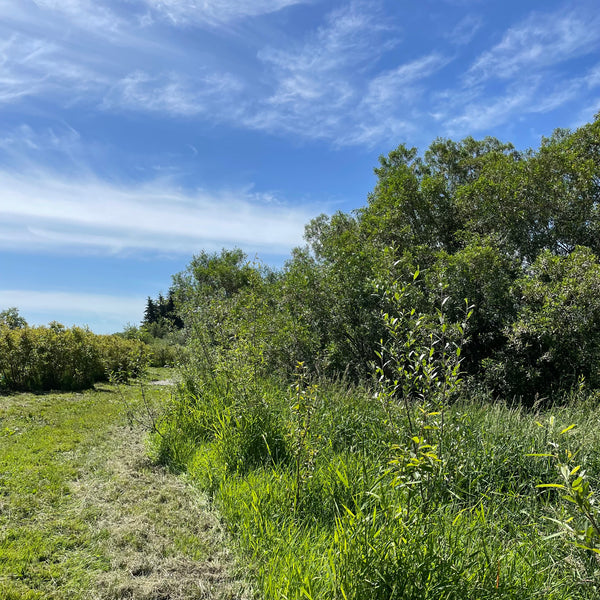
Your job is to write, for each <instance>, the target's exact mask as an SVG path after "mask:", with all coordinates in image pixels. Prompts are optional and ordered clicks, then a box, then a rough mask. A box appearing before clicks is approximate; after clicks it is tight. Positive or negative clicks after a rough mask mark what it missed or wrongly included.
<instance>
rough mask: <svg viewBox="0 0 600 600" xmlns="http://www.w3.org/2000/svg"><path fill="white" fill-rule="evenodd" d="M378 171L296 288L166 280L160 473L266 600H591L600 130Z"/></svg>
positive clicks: (401, 160) (411, 152)
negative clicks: (228, 534) (202, 505)
mask: <svg viewBox="0 0 600 600" xmlns="http://www.w3.org/2000/svg"><path fill="white" fill-rule="evenodd" d="M375 172H376V174H377V177H378V181H377V184H376V186H375V189H374V191H373V193H372V194H370V196H369V198H368V203H367V205H366V206H365V207H364V208H362V209H360V210H358V211H356V212H354V213H352V214H345V213H337V214H335V215H333V216H331V217H327V216H324V215H322V216H320V217H318V218H316V219H314V220H313V221H312V222H311V223H309V224H308V225H307V228H306V236H305V237H306V241H307V245H306V246H305V247H303V248H297V249H295V250H294V251H293V253H292V256H291V257H290V259H289V260H288V261H287V263H286V264H285V266H284V268H283V269H281V270H271V269H269V268H267V267H265V266H264V265H260V264H253V263H250V262H248V261H247V259H246V257H245V255H244V254H243V253H242V252H241V251H240V250H223V251H222V252H221V253H220V254H209V253H206V252H202V253H200V254H199V255H197V256H195V257H194V258H193V259H192V261H191V263H190V265H189V266H188V268H187V269H186V271H184V272H182V273H180V274H178V275H176V276H175V277H174V280H173V287H172V290H173V295H174V300H175V305H176V307H177V308H178V310H179V314H180V316H181V318H182V319H183V322H184V323H185V327H186V331H187V333H188V335H189V342H188V352H189V356H188V360H187V362H186V364H185V366H184V367H183V371H182V374H183V377H182V384H181V388H180V391H179V394H178V395H177V396H176V397H175V398H173V400H172V403H171V405H170V408H169V414H168V417H167V419H166V420H165V421H164V422H163V424H162V429H161V432H160V435H157V437H156V452H157V454H158V456H159V458H160V459H161V460H163V461H164V462H166V463H169V464H171V465H172V466H174V467H175V468H180V469H187V470H188V471H189V472H190V474H191V476H192V477H193V478H194V479H195V480H196V481H197V482H198V483H199V485H201V486H202V487H204V488H205V489H207V490H208V491H209V492H210V493H211V494H212V495H213V498H214V499H215V502H216V503H217V504H218V506H219V508H220V510H221V511H222V513H223V514H224V516H225V518H226V520H227V522H228V523H229V524H230V526H231V527H232V529H233V530H234V531H236V532H237V534H238V538H239V540H240V545H241V548H242V551H243V552H245V553H246V556H247V557H248V559H249V562H250V563H251V565H252V566H253V568H254V570H255V574H256V576H257V578H258V579H259V580H260V582H261V584H262V590H263V593H264V595H265V597H266V598H281V599H283V598H298V599H300V598H315V599H316V598H319V599H321V598H331V599H342V598H344V599H345V600H349V599H351V598H352V599H356V600H363V599H367V598H369V599H377V598H381V599H386V600H390V599H396V598H397V599H398V600H400V599H402V600H405V599H411V598H414V599H416V598H420V599H421V598H425V599H431V600H433V599H434V598H435V599H441V598H444V599H451V598H457V599H459V598H482V599H485V598H498V597H501V598H555V599H559V598H560V599H563V598H590V599H591V598H596V597H597V596H598V593H599V592H600V589H599V583H598V582H599V581H600V569H599V562H598V560H597V557H598V556H600V552H599V550H600V548H599V545H600V544H599V543H600V530H599V528H598V523H600V515H599V513H598V508H597V504H596V497H595V495H594V489H597V488H598V485H599V484H600V481H599V478H598V474H599V473H600V471H599V467H600V464H599V462H598V457H599V456H600V434H599V432H600V428H599V427H598V425H599V422H598V419H599V417H598V410H597V407H598V399H599V392H598V390H599V388H600V371H599V368H600V293H599V292H600V288H599V286H600V263H599V252H600V219H599V217H600V214H599V211H600V116H599V117H597V118H596V120H595V121H594V122H593V123H591V124H588V125H586V126H584V127H582V128H580V129H578V130H577V131H575V132H568V131H562V130H561V131H557V132H555V134H554V135H553V136H552V137H551V138H549V139H545V140H543V142H542V144H541V147H540V148H539V149H538V150H537V151H534V150H530V151H526V152H519V151H516V150H515V149H514V148H513V147H512V146H511V145H510V144H504V143H501V142H499V141H498V140H495V139H492V138H486V139H485V140H481V141H477V140H474V139H472V138H467V139H465V140H462V141H461V142H453V141H451V140H436V141H435V142H434V143H433V144H431V146H430V147H429V149H428V150H427V151H426V152H425V154H424V155H423V156H422V157H420V156H418V155H417V152H416V150H415V149H408V148H406V147H404V146H400V147H398V148H397V149H396V150H394V151H393V152H391V153H390V154H389V155H388V156H387V157H381V158H380V166H379V167H378V168H377V169H376V170H375ZM559 403H561V405H560V406H559Z"/></svg>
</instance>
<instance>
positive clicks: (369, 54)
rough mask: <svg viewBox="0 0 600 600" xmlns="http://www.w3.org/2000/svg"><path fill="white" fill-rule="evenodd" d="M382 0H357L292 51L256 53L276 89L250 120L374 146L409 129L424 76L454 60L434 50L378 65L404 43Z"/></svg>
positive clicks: (334, 13) (264, 125) (336, 141)
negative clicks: (382, 11)
mask: <svg viewBox="0 0 600 600" xmlns="http://www.w3.org/2000/svg"><path fill="white" fill-rule="evenodd" d="M379 9H380V3H379V2H352V3H349V4H348V5H345V6H343V7H342V8H340V9H336V10H334V11H332V12H331V13H330V14H329V15H328V17H327V20H326V22H325V23H324V25H322V26H321V27H320V28H319V29H318V30H317V31H316V32H315V33H314V34H312V35H310V36H308V37H307V38H306V39H305V40H304V41H303V43H301V44H299V45H296V46H295V47H292V48H290V49H285V50H284V49H281V48H267V49H265V50H263V51H261V52H260V53H259V58H260V59H261V60H262V61H263V62H264V63H265V65H266V67H267V71H268V72H270V74H271V76H272V85H273V88H274V90H273V93H272V94H271V95H270V96H268V97H267V98H266V99H265V100H264V101H263V102H262V103H261V104H260V105H259V106H258V109H257V110H256V111H255V112H254V113H253V114H248V115H247V116H246V118H245V123H246V124H247V126H249V127H253V128H257V129H264V130H267V131H272V132H275V131H288V132H294V133H297V134H299V135H303V136H307V137H313V138H321V139H325V140H329V141H331V142H333V143H334V144H335V145H337V146H344V145H369V146H370V145H372V144H374V143H377V142H378V141H381V140H382V139H392V138H393V137H395V136H398V135H402V134H405V133H406V132H407V131H409V130H410V129H411V127H412V126H411V124H410V123H409V121H410V120H411V119H412V117H414V112H415V110H417V106H418V101H419V98H420V95H421V89H420V87H419V84H420V82H423V81H425V80H426V79H427V78H428V77H430V76H432V75H433V74H434V73H436V72H437V71H438V70H439V69H441V68H443V67H444V66H445V65H446V64H447V63H448V62H449V61H450V60H451V59H449V58H445V57H442V56H441V55H439V54H437V53H435V52H434V53H431V54H428V55H425V56H422V57H419V58H417V59H414V60H410V61H401V62H400V63H399V64H398V65H397V66H396V67H395V68H393V69H384V70H382V69H380V68H379V69H378V68H377V65H378V64H379V62H380V60H381V58H382V57H383V56H384V55H386V54H388V53H390V52H392V51H393V50H394V49H395V48H396V47H397V46H398V45H399V44H400V42H401V32H400V30H399V29H398V27H397V26H391V25H390V24H388V23H387V22H386V20H385V19H383V18H381V14H380V12H379Z"/></svg>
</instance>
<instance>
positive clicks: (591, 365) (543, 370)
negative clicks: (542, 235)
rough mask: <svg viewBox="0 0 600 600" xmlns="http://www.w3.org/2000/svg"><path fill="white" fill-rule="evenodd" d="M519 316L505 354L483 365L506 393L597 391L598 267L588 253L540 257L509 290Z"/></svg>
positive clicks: (599, 371)
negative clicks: (587, 388) (512, 291)
mask: <svg viewBox="0 0 600 600" xmlns="http://www.w3.org/2000/svg"><path fill="white" fill-rule="evenodd" d="M514 289H515V293H516V294H517V303H518V306H519V311H518V316H517V318H516V319H515V321H514V322H513V323H512V324H511V325H510V326H509V327H507V344H506V348H505V350H504V351H503V352H502V354H501V355H500V357H499V358H498V359H497V361H496V362H495V363H492V362H490V363H488V367H489V368H490V371H491V372H490V374H489V376H490V378H492V377H496V378H497V379H496V381H497V382H499V383H500V384H502V383H503V384H504V386H505V387H504V390H503V391H505V392H508V393H512V394H517V395H523V396H526V397H529V398H531V397H533V396H534V395H535V394H538V395H540V396H549V395H551V394H552V393H553V392H554V391H556V390H557V389H558V390H563V391H564V390H568V389H570V388H572V387H574V386H576V385H577V383H578V381H579V379H580V378H581V377H584V378H585V380H586V382H587V384H588V385H589V386H590V387H592V388H597V387H598V386H599V385H600V264H599V263H598V257H597V256H596V255H595V254H594V253H593V252H592V251H591V250H590V249H589V248H583V247H577V248H575V249H574V251H573V252H572V253H571V254H569V255H566V256H556V255H553V254H552V253H551V252H550V251H545V252H543V253H542V254H540V256H539V257H538V258H537V260H536V261H535V262H534V263H533V265H531V267H530V268H529V269H528V273H527V274H526V275H524V276H523V277H521V278H520V279H519V280H518V281H517V282H516V284H515V286H514Z"/></svg>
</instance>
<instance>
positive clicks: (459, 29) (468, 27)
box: [446, 15, 483, 46]
mask: <svg viewBox="0 0 600 600" xmlns="http://www.w3.org/2000/svg"><path fill="white" fill-rule="evenodd" d="M482 25H483V20H482V19H481V17H479V16H477V15H467V16H466V17H464V18H462V19H461V20H460V21H459V22H458V23H457V24H456V25H455V26H454V28H453V29H452V30H451V31H449V32H448V34H447V36H446V37H447V38H448V39H449V40H450V41H451V42H452V43H453V44H456V45H457V46H465V45H467V44H468V43H469V42H470V41H471V40H472V39H473V38H474V37H475V34H476V33H477V32H478V31H479V30H480V29H481V26H482Z"/></svg>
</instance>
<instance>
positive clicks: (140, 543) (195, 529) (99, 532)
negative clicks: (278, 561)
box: [0, 370, 246, 600]
mask: <svg viewBox="0 0 600 600" xmlns="http://www.w3.org/2000/svg"><path fill="white" fill-rule="evenodd" d="M152 375H153V377H154V378H155V379H162V378H165V377H167V376H168V373H167V372H166V371H165V370H154V372H153V373H152ZM145 396H146V400H147V402H148V403H151V404H152V405H153V406H156V405H157V404H160V403H162V402H164V401H165V400H166V399H168V398H169V396H170V392H169V389H168V388H165V387H164V386H153V385H147V386H145ZM142 404H143V403H142V398H141V394H140V387H139V385H134V386H120V387H117V386H113V385H108V384H105V385H101V386H97V387H96V388H95V389H93V390H90V391H85V392H83V393H50V394H44V395H33V394H13V395H7V396H2V397H0V598H2V599H3V600H33V599H38V598H39V599H44V600H46V599H51V600H59V599H63V598H64V599H69V600H73V599H75V600H76V599H79V598H81V599H86V600H89V599H98V600H100V599H109V598H110V599H119V598H134V599H139V600H142V599H145V600H158V599H165V598H170V599H176V598H181V599H183V598H186V599H189V598H207V597H208V598H220V599H225V598H243V597H246V596H245V594H246V592H244V589H245V586H244V583H243V581H242V580H241V579H240V578H239V577H238V571H237V569H236V567H235V565H234V564H233V561H232V558H231V556H230V554H229V553H228V551H227V549H226V546H225V534H224V532H223V530H222V528H221V526H220V524H219V521H218V519H217V518H216V517H215V515H214V513H213V512H212V511H211V510H210V508H209V506H208V504H207V501H206V499H205V497H204V496H202V495H201V494H199V493H198V492H196V491H194V489H193V488H192V487H190V486H189V485H188V483H187V482H186V481H185V479H182V478H177V477H176V476H174V475H172V474H170V473H168V472H167V471H166V470H164V469H162V468H160V467H158V466H156V465H155V464H154V463H153V462H152V461H151V460H150V459H149V458H148V447H147V445H146V442H145V440H146V437H147V431H146V430H145V428H144V427H143V426H141V425H140V424H139V423H132V424H130V423H129V422H128V418H127V410H126V406H128V407H129V408H130V409H131V410H133V411H135V412H136V414H137V415H138V416H139V415H140V414H141V407H142Z"/></svg>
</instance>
